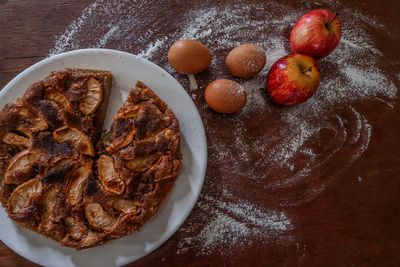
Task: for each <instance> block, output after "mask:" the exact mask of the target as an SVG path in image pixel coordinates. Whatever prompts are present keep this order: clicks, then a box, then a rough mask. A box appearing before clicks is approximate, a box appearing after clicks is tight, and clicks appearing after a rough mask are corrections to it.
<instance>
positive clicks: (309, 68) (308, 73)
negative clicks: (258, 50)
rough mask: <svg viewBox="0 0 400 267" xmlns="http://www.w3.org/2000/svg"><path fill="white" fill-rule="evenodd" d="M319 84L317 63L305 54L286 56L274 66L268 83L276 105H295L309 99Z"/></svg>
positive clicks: (268, 88) (269, 91)
mask: <svg viewBox="0 0 400 267" xmlns="http://www.w3.org/2000/svg"><path fill="white" fill-rule="evenodd" d="M318 84H319V68H318V65H317V62H315V60H314V59H313V58H312V57H310V56H307V55H304V54H290V55H287V56H284V57H282V58H280V59H278V61H276V62H275V63H274V65H272V67H271V69H270V71H269V73H268V76H267V81H266V87H267V90H268V93H269V95H270V96H271V98H272V100H273V101H274V102H275V103H278V104H282V105H293V104H298V103H301V102H304V101H306V100H307V99H309V98H310V97H311V96H312V95H313V94H314V93H315V90H316V89H317V87H318Z"/></svg>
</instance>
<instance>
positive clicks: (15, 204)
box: [8, 179, 43, 214]
mask: <svg viewBox="0 0 400 267" xmlns="http://www.w3.org/2000/svg"><path fill="white" fill-rule="evenodd" d="M42 190H43V186H42V182H41V181H40V180H39V179H32V180H29V181H27V182H25V183H23V184H21V185H20V186H18V187H17V188H16V189H15V190H14V192H13V193H12V194H11V196H10V198H9V199H8V210H9V213H11V214H17V213H25V211H26V210H27V209H28V208H29V207H30V206H31V204H32V202H33V200H34V199H36V198H38V197H39V196H40V195H41V194H42Z"/></svg>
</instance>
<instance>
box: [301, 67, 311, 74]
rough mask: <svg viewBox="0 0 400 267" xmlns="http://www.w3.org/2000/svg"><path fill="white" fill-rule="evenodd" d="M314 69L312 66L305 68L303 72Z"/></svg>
mask: <svg viewBox="0 0 400 267" xmlns="http://www.w3.org/2000/svg"><path fill="white" fill-rule="evenodd" d="M311 70H312V67H308V68H307V69H305V70H303V71H302V73H306V72H309V71H311Z"/></svg>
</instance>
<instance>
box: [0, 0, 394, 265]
mask: <svg viewBox="0 0 400 267" xmlns="http://www.w3.org/2000/svg"><path fill="white" fill-rule="evenodd" d="M162 2H163V4H160V6H163V7H164V8H165V6H167V10H169V11H170V13H169V14H168V16H167V13H168V12H166V13H165V16H164V17H163V15H162V12H161V11H160V12H159V13H156V15H157V17H156V18H155V21H156V20H160V21H161V22H162V23H159V27H160V28H159V30H158V32H157V33H155V34H158V36H162V34H163V33H165V34H167V33H170V32H172V31H174V30H176V29H177V27H178V26H179V25H180V24H179V23H181V20H180V18H181V17H182V16H183V15H184V14H185V13H186V12H189V11H190V10H191V9H194V7H195V6H196V5H197V4H200V2H203V3H202V4H203V5H209V6H210V7H211V6H213V5H214V4H215V5H224V4H228V2H230V1H207V2H206V3H205V2H204V1H199V2H197V1H187V2H186V1H169V2H168V1H162ZM217 2H218V3H217ZM250 2H262V1H249V3H250ZM284 2H285V3H286V2H287V3H286V4H287V5H289V6H291V7H293V8H296V7H298V8H302V7H303V6H302V5H304V4H305V2H298V1H284ZM342 2H343V4H342ZM91 3H92V1H86V0H85V1H78V0H70V1H58V0H47V1H39V0H9V1H7V0H0V88H3V87H4V86H5V85H6V84H7V83H8V82H9V81H10V80H11V79H12V78H13V77H15V76H16V75H17V74H18V73H19V72H21V71H23V70H24V69H26V68H27V67H29V66H31V65H32V64H34V63H36V62H38V61H40V60H42V59H44V58H46V57H47V56H48V55H49V51H50V49H51V48H52V47H54V43H55V41H56V38H57V37H58V36H60V35H62V34H63V33H64V32H65V30H66V29H67V27H68V26H69V25H70V23H71V22H72V21H74V20H75V19H76V18H78V17H79V16H80V15H81V13H82V10H84V8H85V7H87V6H88V5H90V4H91ZM151 3H152V2H151V1H149V5H150V4H151ZM344 3H345V4H344ZM132 5H134V3H133V2H132ZM344 5H345V6H346V7H347V8H352V9H354V10H357V11H358V12H360V13H362V14H366V15H368V16H369V17H370V18H374V19H375V20H376V21H379V22H380V23H381V24H382V26H381V27H380V28H379V27H378V28H373V27H370V26H368V23H365V25H362V27H363V28H365V30H366V31H367V32H368V34H369V35H370V37H371V39H372V40H373V42H374V43H375V44H376V47H377V48H378V49H379V51H381V53H382V56H381V57H380V59H379V61H378V62H377V66H376V67H377V69H378V68H379V69H381V70H383V71H385V73H386V74H387V76H388V77H390V79H391V80H392V81H393V82H394V84H395V86H396V87H397V88H400V82H399V79H400V61H399V59H400V45H399V43H400V20H399V15H400V4H399V2H398V1H385V2H382V1H372V0H371V1H365V2H362V3H361V2H359V1H356V0H351V1H335V2H332V3H325V4H322V5H320V4H318V5H317V4H316V3H314V2H313V3H308V7H309V8H310V9H311V8H319V7H321V6H322V7H326V8H329V9H335V8H337V9H341V8H343V6H344ZM132 8H133V11H132ZM150 8H151V7H150ZM161 9H162V8H161ZM130 10H131V11H130V12H138V13H140V12H142V11H143V10H145V11H146V12H147V11H148V10H151V9H149V7H148V6H146V5H144V6H143V5H138V7H137V9H135V6H133V7H132V6H131V9H130ZM265 12H276V11H275V10H267V11H265ZM339 13H340V10H339ZM171 14H174V15H173V16H172V15H171ZM150 15H152V13H149V16H150ZM339 17H340V14H339ZM282 34H288V30H286V31H285V32H283V33H282ZM88 38H90V36H89V37H88ZM254 38H255V40H249V42H250V41H256V38H257V36H255V37H254ZM169 41H171V42H173V41H175V40H169ZM148 45H149V44H148V43H146V42H145V41H144V42H143V43H141V44H138V43H136V44H135V46H133V47H127V48H126V49H123V50H125V51H127V52H131V53H134V54H136V53H138V51H141V50H144V49H146V47H148ZM105 47H106V48H111V49H118V48H119V49H120V48H121V47H119V46H118V44H116V43H115V42H111V43H109V44H107V45H105ZM80 48H85V44H83V45H82V46H81V47H80ZM224 56H225V55H224V54H222V53H221V54H214V57H215V58H220V59H219V62H223V58H224ZM267 56H268V55H267ZM152 61H153V62H154V63H156V64H158V65H160V66H166V64H167V59H166V54H165V53H164V54H162V53H161V54H157V56H155V57H154V58H153V59H152ZM321 67H322V68H325V73H326V74H327V75H328V74H329V73H328V72H329V71H330V69H329V65H327V63H324V61H322V63H321ZM214 68H215V70H207V71H206V72H204V73H202V74H200V75H199V76H198V81H199V83H200V84H202V85H203V88H204V86H205V85H206V84H208V83H209V82H211V79H212V78H214V77H215V76H213V75H212V73H211V72H212V71H216V72H218V73H222V74H224V75H225V76H226V77H227V78H231V79H235V78H233V77H231V76H229V73H227V72H226V70H225V69H224V66H223V64H221V65H220V66H215V67H214ZM338 68H340V66H338ZM333 71H335V70H333ZM172 74H173V75H174V77H175V78H177V79H178V81H180V82H181V83H182V84H183V85H184V87H185V89H186V90H188V92H189V87H188V83H187V80H186V77H185V76H183V75H179V74H176V73H172ZM322 74H323V75H324V71H323V73H322ZM266 99H267V101H270V100H269V99H268V98H267V96H266ZM194 102H195V104H196V106H197V107H198V108H199V111H200V114H201V116H202V118H203V119H204V120H205V121H207V123H206V132H207V138H208V142H209V143H213V142H212V141H213V140H216V139H218V138H219V139H220V138H221V136H225V135H226V136H229V134H228V133H229V132H231V131H232V129H229V123H228V119H226V116H222V115H219V114H217V113H215V112H213V111H211V110H209V109H208V108H206V107H205V105H204V98H203V97H198V98H196V99H194ZM271 105H272V104H271ZM354 106H355V107H356V108H357V110H358V111H359V112H360V113H362V114H364V115H365V116H366V117H367V118H368V121H369V123H370V124H371V125H372V127H373V131H372V136H371V141H370V143H369V145H368V148H367V150H366V151H365V152H364V154H363V155H362V156H361V157H360V158H359V159H358V160H357V161H355V162H354V163H353V164H352V165H351V166H350V167H348V168H347V169H345V170H344V171H343V172H341V173H340V174H339V175H338V177H337V179H335V180H334V181H333V182H332V183H330V184H329V185H328V186H327V188H326V189H325V190H324V191H323V192H322V193H321V194H320V195H319V196H318V197H316V198H315V199H313V200H311V201H308V202H305V203H304V204H301V205H296V206H293V207H284V206H282V205H279V203H278V201H277V199H279V198H280V196H287V195H288V194H292V195H295V194H297V193H298V192H296V191H293V190H292V191H290V190H289V191H285V190H281V191H279V192H276V191H274V192H270V191H268V190H265V189H263V185H262V181H258V182H255V181H254V179H250V177H248V179H239V180H238V179H234V177H233V176H235V174H234V173H232V172H231V171H230V169H229V168H222V167H221V166H220V165H218V164H219V163H218V162H216V161H213V160H209V161H208V171H207V175H206V180H205V184H204V187H203V189H202V195H201V197H200V200H201V201H202V202H203V203H206V202H207V201H208V198H207V197H206V196H210V195H211V196H213V199H214V200H215V199H219V198H221V199H222V198H223V197H224V196H223V192H221V190H219V189H220V188H222V187H218V186H216V185H218V184H220V183H224V186H225V187H224V188H228V187H229V188H231V189H232V190H231V192H233V195H234V197H235V198H237V199H242V200H244V201H249V202H251V203H258V204H259V205H260V206H263V205H265V206H267V207H270V208H274V209H277V210H280V211H284V212H285V213H286V214H287V215H288V216H289V217H290V218H291V223H292V229H291V230H290V231H288V232H285V233H283V234H282V238H294V239H295V240H296V242H292V243H290V244H289V245H285V246H279V244H278V243H276V242H272V243H268V242H265V240H264V241H262V240H261V241H260V239H259V238H257V237H247V238H245V242H244V243H243V244H239V245H238V244H232V246H227V245H226V244H224V246H222V245H221V246H220V247H218V246H217V247H215V248H212V249H210V251H209V252H208V253H198V252H199V251H200V250H201V246H200V245H198V246H189V247H188V248H187V250H185V252H184V253H177V250H178V245H179V242H180V240H182V239H184V238H187V237H188V236H187V233H185V232H183V231H178V232H177V233H175V234H174V235H173V236H172V237H171V238H170V239H169V240H168V241H167V242H166V243H165V244H163V245H162V246H161V247H160V248H158V249H157V250H155V251H154V252H152V253H150V254H149V255H147V256H145V257H144V258H142V259H140V260H138V261H136V262H134V263H131V264H129V265H128V266H153V265H154V266H160V265H162V266H184V265H189V266H240V265H242V266H254V265H263V266H399V265H400V175H399V173H400V141H399V140H400V139H399V136H400V96H399V95H397V96H396V97H395V99H394V101H393V102H392V107H389V106H388V105H385V104H384V103H381V102H379V101H377V100H376V99H365V100H363V101H360V102H359V103H355V104H354ZM260 116H261V115H260ZM257 120H258V121H257ZM260 120H262V123H264V124H268V123H270V124H271V125H273V123H274V122H273V120H274V119H273V118H263V117H259V116H258V117H257V116H255V117H254V118H252V119H250V120H249V121H248V122H246V124H245V127H246V126H248V127H249V128H248V134H249V136H253V135H256V134H258V133H259V132H260V131H264V130H265V129H266V127H260V128H258V127H256V125H257V123H258V124H259V123H261V121H260ZM228 138H232V137H228ZM328 139H329V138H324V137H321V140H319V141H320V142H328V141H329V140H328ZM231 141H232V142H234V141H235V140H233V139H232V140H231ZM218 152H219V151H217V150H216V149H215V147H209V153H218ZM240 153H241V151H239V150H238V149H236V150H233V151H231V154H230V155H229V157H230V158H229V162H232V160H235V159H238V157H239V154H240ZM210 158H211V159H213V157H210ZM340 164H341V163H340V162H339V163H337V164H335V163H332V164H331V165H329V166H327V168H328V169H332V170H334V169H336V168H341V167H342V166H341V165H340ZM250 166H251V164H250ZM358 177H362V183H360V182H359V181H358ZM305 186H307V185H305ZM207 219H208V218H207V216H205V215H204V212H202V210H201V208H200V207H199V206H196V207H195V208H194V210H193V211H192V213H191V215H190V216H189V219H188V220H187V221H186V222H185V224H184V225H183V227H184V228H185V227H187V226H188V223H190V224H191V225H195V226H196V227H198V229H202V227H204V226H205V224H206V222H207ZM299 244H300V245H301V248H299ZM303 248H304V249H303ZM305 248H306V249H305ZM0 266H36V265H35V264H33V263H31V262H29V261H28V260H26V259H24V258H22V257H21V256H19V255H17V254H16V253H15V252H13V251H12V250H10V249H9V248H7V247H6V246H5V245H4V244H3V243H1V242H0Z"/></svg>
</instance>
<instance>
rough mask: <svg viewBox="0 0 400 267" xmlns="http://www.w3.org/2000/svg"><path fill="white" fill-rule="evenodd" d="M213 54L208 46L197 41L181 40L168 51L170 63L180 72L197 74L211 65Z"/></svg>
mask: <svg viewBox="0 0 400 267" xmlns="http://www.w3.org/2000/svg"><path fill="white" fill-rule="evenodd" d="M211 59H212V56H211V53H210V50H208V48H207V46H205V45H203V44H202V43H200V42H198V41H195V40H180V41H178V42H176V43H174V44H173V45H172V46H171V48H170V49H169V51H168V61H169V63H170V64H171V66H172V67H173V68H174V69H175V70H176V71H178V72H180V73H184V74H196V73H199V72H202V71H203V70H205V69H206V68H207V67H208V66H209V65H210V64H211Z"/></svg>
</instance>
